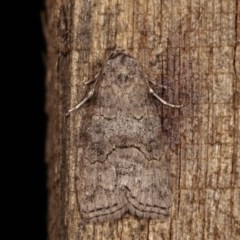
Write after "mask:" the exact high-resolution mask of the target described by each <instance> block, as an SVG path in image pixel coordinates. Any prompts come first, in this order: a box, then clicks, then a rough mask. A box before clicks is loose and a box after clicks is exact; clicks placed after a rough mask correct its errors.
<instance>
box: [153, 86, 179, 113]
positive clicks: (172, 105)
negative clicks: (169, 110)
mask: <svg viewBox="0 0 240 240" xmlns="http://www.w3.org/2000/svg"><path fill="white" fill-rule="evenodd" d="M149 92H150V93H151V94H152V95H153V96H154V97H155V98H157V99H158V100H159V101H160V102H161V103H162V104H164V105H166V106H169V107H173V108H181V107H182V106H183V105H174V104H171V103H168V102H166V101H165V100H164V99H162V98H161V97H159V96H158V95H157V94H156V93H155V92H154V91H153V89H152V88H150V87H149Z"/></svg>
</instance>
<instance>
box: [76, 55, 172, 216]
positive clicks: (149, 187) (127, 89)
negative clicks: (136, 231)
mask: <svg viewBox="0 0 240 240" xmlns="http://www.w3.org/2000/svg"><path fill="white" fill-rule="evenodd" d="M95 91H96V93H95V95H94V97H93V99H91V100H90V101H89V102H88V103H87V104H86V105H85V111H86V114H85V116H86V117H84V118H83V124H82V129H81V135H80V148H79V149H80V151H79V158H78V167H77V175H79V173H81V176H82V177H81V179H83V182H80V180H78V181H77V184H76V188H77V194H78V199H79V205H80V210H81V214H82V217H83V218H84V219H85V220H86V221H105V220H109V219H113V218H119V217H121V216H122V215H123V214H124V213H126V212H130V213H131V214H133V215H136V216H138V217H146V218H163V217H165V216H167V215H168V213H169V207H170V202H171V201H170V191H169V182H168V173H167V168H166V163H164V159H163V158H162V149H161V122H160V118H159V115H158V112H157V108H156V106H155V104H154V100H153V98H152V96H150V95H149V92H148V85H147V83H146V81H145V79H144V75H143V73H142V70H141V67H140V65H139V63H138V62H137V61H136V60H135V59H133V58H131V57H130V56H128V55H126V54H118V55H116V56H114V57H112V58H110V59H109V60H108V61H107V62H106V64H105V66H104V67H103V70H102V72H101V74H100V76H99V78H98V79H97V83H96V89H95Z"/></svg>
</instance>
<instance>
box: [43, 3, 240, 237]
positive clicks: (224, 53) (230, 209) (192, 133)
mask: <svg viewBox="0 0 240 240" xmlns="http://www.w3.org/2000/svg"><path fill="white" fill-rule="evenodd" d="M239 7H240V3H239V0H214V1H213V0H211V1H209V0H203V1H199V0H191V1H190V0H182V1H169V0H164V1H161V0H152V1H147V0H137V1H133V0H130V1H123V0H118V1H116V0H107V1H106V0H92V1H89V0H55V1H54V0H46V13H47V14H46V19H47V24H46V26H45V33H46V40H47V44H48V63H47V65H48V71H47V82H46V84H47V89H48V94H47V106H46V109H47V112H48V115H49V124H48V139H47V161H48V166H49V168H48V176H49V181H48V188H49V239H50V240H55V239H61V240H68V239H69V240H70V239H71V240H73V239H74V240H79V239H94V240H95V239H119V240H120V239H124V240H125V239H184V240H185V239H208V240H209V239H240V200H239V199H240V82H239V81H240V79H239V76H240V42H239V41H240V38H239V34H240V14H239ZM115 46H118V47H121V48H123V49H126V50H128V51H129V52H130V53H131V55H132V56H134V57H135V58H136V59H138V61H139V62H140V63H141V64H142V66H143V67H144V69H145V71H146V72H147V73H148V74H149V76H151V78H152V79H156V81H159V82H161V83H162V84H165V85H168V86H169V88H171V89H174V90H173V91H174V92H175V93H176V92H179V93H181V92H184V93H188V96H189V97H188V104H187V106H185V107H183V108H182V109H181V110H180V111H176V110H174V109H171V108H168V107H164V106H161V107H159V112H160V113H161V124H162V132H163V139H164V146H165V147H164V149H163V151H164V154H166V155H167V156H168V159H169V164H170V172H171V179H172V181H171V185H172V187H171V188H172V195H173V196H172V208H171V212H170V217H169V218H168V220H166V221H160V220H156V219H155V220H147V219H139V218H135V217H133V216H131V215H128V214H126V215H125V216H124V217H123V218H122V219H120V220H113V221H106V222H104V223H89V224H85V225H84V226H83V225H82V224H81V216H80V214H79V209H78V206H77V201H76V189H75V181H76V179H75V167H76V157H77V152H78V143H79V130H80V128H81V124H82V122H81V120H82V119H81V115H80V114H77V115H71V117H70V118H66V117H65V114H66V112H67V110H69V109H70V108H71V107H72V106H74V105H75V104H76V103H77V102H79V100H80V99H81V98H82V97H83V94H84V93H85V90H86V89H85V86H84V84H83V82H84V81H85V80H87V79H92V78H93V77H94V75H95V74H96V73H97V72H98V71H99V70H100V69H101V68H102V64H103V63H104V61H105V60H106V58H107V56H108V55H109V53H110V52H111V50H112V49H114V47H115ZM173 91H170V93H169V91H164V92H163V94H162V97H163V98H164V99H166V100H169V101H170V102H174V101H175V100H177V99H179V96H180V95H179V96H178V94H174V96H172V94H171V92H173Z"/></svg>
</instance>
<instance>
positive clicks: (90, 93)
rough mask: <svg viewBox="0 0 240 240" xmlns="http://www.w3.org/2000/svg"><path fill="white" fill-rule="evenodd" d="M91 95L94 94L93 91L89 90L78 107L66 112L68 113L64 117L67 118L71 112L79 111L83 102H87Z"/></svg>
mask: <svg viewBox="0 0 240 240" xmlns="http://www.w3.org/2000/svg"><path fill="white" fill-rule="evenodd" d="M93 94H94V89H91V90H90V92H89V93H88V95H87V96H86V97H85V98H84V99H83V100H82V101H81V102H80V103H79V104H78V105H76V106H75V107H73V108H71V109H70V110H68V113H67V114H66V116H69V115H70V113H71V112H73V111H75V110H77V109H79V108H80V107H81V106H82V105H83V104H84V103H85V102H87V101H88V100H89V99H90V98H91V97H92V96H93Z"/></svg>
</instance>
